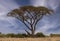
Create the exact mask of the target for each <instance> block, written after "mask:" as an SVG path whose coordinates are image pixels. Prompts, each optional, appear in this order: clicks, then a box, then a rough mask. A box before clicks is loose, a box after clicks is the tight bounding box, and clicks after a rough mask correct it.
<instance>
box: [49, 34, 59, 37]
mask: <svg viewBox="0 0 60 41" xmlns="http://www.w3.org/2000/svg"><path fill="white" fill-rule="evenodd" d="M50 36H51V37H60V34H50Z"/></svg>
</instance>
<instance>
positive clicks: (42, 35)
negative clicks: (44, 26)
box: [35, 33, 45, 37]
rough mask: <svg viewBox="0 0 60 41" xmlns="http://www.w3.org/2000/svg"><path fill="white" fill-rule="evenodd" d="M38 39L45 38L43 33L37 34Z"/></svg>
mask: <svg viewBox="0 0 60 41" xmlns="http://www.w3.org/2000/svg"><path fill="white" fill-rule="evenodd" d="M35 36H36V37H45V35H44V34H43V33H36V35H35Z"/></svg>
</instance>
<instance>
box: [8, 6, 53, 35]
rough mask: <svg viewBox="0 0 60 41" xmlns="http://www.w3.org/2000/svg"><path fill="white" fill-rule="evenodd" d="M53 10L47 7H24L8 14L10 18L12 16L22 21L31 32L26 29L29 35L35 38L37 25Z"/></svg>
mask: <svg viewBox="0 0 60 41" xmlns="http://www.w3.org/2000/svg"><path fill="white" fill-rule="evenodd" d="M51 12H52V10H50V9H48V8H46V7H42V6H40V7H34V6H23V7H20V8H18V9H14V10H12V11H11V12H9V13H8V16H12V17H15V18H17V19H18V20H20V21H21V22H22V23H23V24H25V26H26V27H27V28H28V30H29V31H27V30H26V29H25V31H26V32H27V34H28V35H32V36H34V33H35V30H36V25H37V23H38V22H39V20H41V19H42V18H43V16H44V15H47V14H51Z"/></svg>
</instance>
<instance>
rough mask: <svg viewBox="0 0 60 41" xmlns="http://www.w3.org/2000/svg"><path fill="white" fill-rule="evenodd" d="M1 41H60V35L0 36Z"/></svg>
mask: <svg viewBox="0 0 60 41" xmlns="http://www.w3.org/2000/svg"><path fill="white" fill-rule="evenodd" d="M0 41H60V37H52V38H51V37H45V38H0Z"/></svg>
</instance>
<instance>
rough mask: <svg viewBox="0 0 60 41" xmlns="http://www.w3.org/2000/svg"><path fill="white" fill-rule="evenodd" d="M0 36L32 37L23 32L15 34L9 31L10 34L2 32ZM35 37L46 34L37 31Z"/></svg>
mask: <svg viewBox="0 0 60 41" xmlns="http://www.w3.org/2000/svg"><path fill="white" fill-rule="evenodd" d="M0 37H11V38H13V37H14V38H24V37H31V36H29V35H27V34H25V33H23V34H21V33H18V34H14V33H8V34H2V33H0ZM34 37H45V35H44V34H43V33H36V34H35V35H34Z"/></svg>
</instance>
